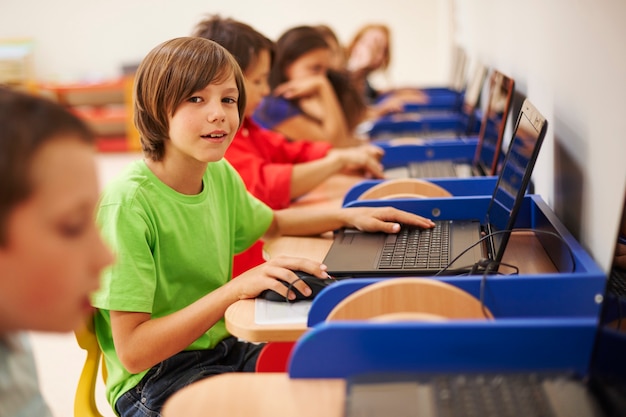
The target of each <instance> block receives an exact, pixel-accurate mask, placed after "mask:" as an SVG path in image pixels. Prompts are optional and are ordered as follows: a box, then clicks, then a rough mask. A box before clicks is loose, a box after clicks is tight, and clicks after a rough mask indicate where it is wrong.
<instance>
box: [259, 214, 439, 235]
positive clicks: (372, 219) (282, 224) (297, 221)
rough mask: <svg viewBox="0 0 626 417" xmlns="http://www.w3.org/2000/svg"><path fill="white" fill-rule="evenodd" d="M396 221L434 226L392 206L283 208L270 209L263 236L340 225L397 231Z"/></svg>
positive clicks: (321, 230)
mask: <svg viewBox="0 0 626 417" xmlns="http://www.w3.org/2000/svg"><path fill="white" fill-rule="evenodd" d="M400 224H407V225H411V226H417V227H423V228H431V227H433V226H434V223H433V222H432V220H430V219H426V218H424V217H422V216H418V215H415V214H412V213H409V212H406V211H402V210H398V209H395V208H393V207H351V208H344V209H336V210H318V211H309V210H301V209H284V210H276V211H274V219H273V221H272V224H271V225H270V227H269V229H268V230H267V232H266V233H265V235H264V239H271V238H274V237H278V236H281V235H291V236H311V235H318V234H320V233H324V232H327V231H331V230H335V229H339V228H342V227H351V228H355V229H359V230H363V231H367V232H386V233H397V232H398V231H399V230H400Z"/></svg>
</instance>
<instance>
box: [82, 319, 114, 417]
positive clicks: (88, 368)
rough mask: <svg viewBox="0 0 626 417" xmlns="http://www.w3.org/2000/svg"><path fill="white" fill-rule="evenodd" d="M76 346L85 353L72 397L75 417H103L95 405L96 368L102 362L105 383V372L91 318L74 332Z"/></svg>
mask: <svg viewBox="0 0 626 417" xmlns="http://www.w3.org/2000/svg"><path fill="white" fill-rule="evenodd" d="M74 334H75V336H76V341H77V342H78V345H79V346H80V347H81V348H82V349H84V350H86V351H87V357H86V358H85V364H84V365H83V370H82V372H81V374H80V379H79V380H78V386H77V387H76V395H75V397H74V416H75V417H103V416H102V414H100V411H98V407H97V405H96V381H97V379H98V368H99V365H100V362H101V361H102V378H103V379H104V380H105V381H106V378H107V370H106V366H105V364H104V361H103V360H102V351H101V350H100V345H99V344H98V339H97V337H96V333H95V330H94V323H93V316H89V318H88V319H87V320H86V321H85V324H84V326H82V327H81V328H80V329H77V330H76V331H75V332H74Z"/></svg>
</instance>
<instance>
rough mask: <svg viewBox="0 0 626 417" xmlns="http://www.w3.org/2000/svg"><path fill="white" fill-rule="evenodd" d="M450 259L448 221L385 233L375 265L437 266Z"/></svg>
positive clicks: (414, 267)
mask: <svg viewBox="0 0 626 417" xmlns="http://www.w3.org/2000/svg"><path fill="white" fill-rule="evenodd" d="M449 262H450V224H449V222H435V227H434V228H432V229H419V228H410V227H405V228H403V229H402V230H401V231H400V232H399V233H397V234H390V235H388V236H387V239H386V241H385V246H384V248H383V253H382V255H381V258H380V260H379V262H378V268H379V269H408V270H410V269H426V268H428V269H441V268H445V267H446V266H447V265H448V263H449Z"/></svg>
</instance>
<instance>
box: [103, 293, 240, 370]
mask: <svg viewBox="0 0 626 417" xmlns="http://www.w3.org/2000/svg"><path fill="white" fill-rule="evenodd" d="M237 300H239V295H238V294H237V292H236V288H235V287H234V286H229V285H225V286H223V287H220V288H218V289H216V290H215V291H212V292H211V293H209V294H207V295H205V296H204V297H202V298H200V299H199V300H198V301H196V302H194V303H193V304H190V305H189V306H187V307H185V308H183V309H182V310H179V311H177V312H175V313H172V314H170V315H167V316H164V317H160V318H156V319H153V318H151V317H150V314H147V313H135V312H120V311H111V327H112V330H113V339H114V342H115V349H116V351H117V354H118V356H119V358H120V360H121V362H122V364H123V365H124V367H125V368H126V369H127V370H128V371H129V372H132V373H139V372H142V371H144V370H146V369H149V368H151V367H153V366H154V365H156V364H158V363H159V362H162V361H163V360H165V359H168V358H170V357H172V356H173V355H175V354H176V353H179V352H181V351H182V350H184V349H185V348H187V347H188V346H189V345H190V344H191V343H193V342H194V341H195V340H196V339H198V338H199V337H200V336H202V335H203V334H204V333H205V332H206V331H207V330H208V329H210V328H211V327H213V326H214V325H215V323H217V322H218V321H219V320H220V319H221V318H222V317H224V313H225V311H226V308H228V306H230V305H231V304H233V303H234V302H235V301H237Z"/></svg>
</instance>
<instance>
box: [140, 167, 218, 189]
mask: <svg viewBox="0 0 626 417" xmlns="http://www.w3.org/2000/svg"><path fill="white" fill-rule="evenodd" d="M145 161H146V165H147V166H148V168H149V169H150V171H152V173H153V174H154V175H156V176H157V178H158V179H159V180H161V181H162V182H163V183H164V184H165V185H167V186H168V187H170V188H172V189H173V190H174V191H177V192H179V193H181V194H185V195H196V194H199V193H200V192H201V191H202V187H203V185H202V177H203V176H204V173H205V171H206V168H207V164H206V163H200V164H177V163H175V162H174V161H171V160H168V159H163V160H161V161H153V160H152V159H149V158H146V159H145Z"/></svg>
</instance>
